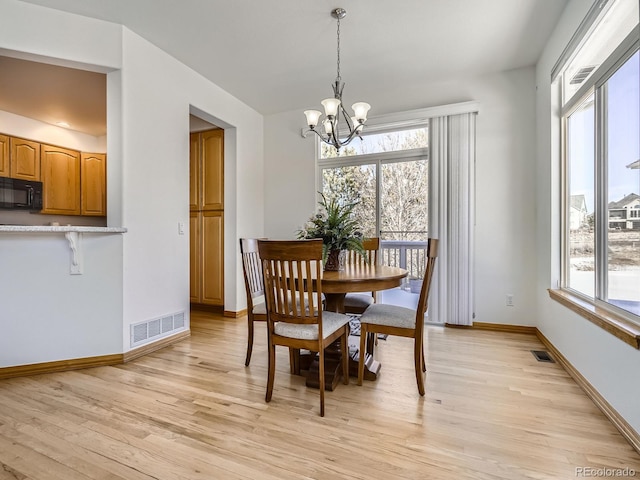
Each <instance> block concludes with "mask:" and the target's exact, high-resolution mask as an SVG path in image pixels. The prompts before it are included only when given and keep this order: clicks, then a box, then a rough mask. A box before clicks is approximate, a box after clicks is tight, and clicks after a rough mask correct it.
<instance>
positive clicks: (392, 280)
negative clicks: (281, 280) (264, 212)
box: [306, 263, 408, 391]
mask: <svg viewBox="0 0 640 480" xmlns="http://www.w3.org/2000/svg"><path fill="white" fill-rule="evenodd" d="M407 274H408V272H407V270H405V269H403V268H398V267H389V266H387V265H358V264H352V263H347V264H346V265H345V267H344V269H343V270H339V271H324V272H323V273H322V293H323V294H324V298H325V309H326V310H329V311H332V312H338V313H344V299H345V297H346V295H347V293H350V292H376V291H380V290H387V289H389V288H395V287H399V286H400V285H401V284H402V280H403V279H404V278H405V277H406V276H407ZM332 347H333V348H332V350H333V351H332V352H331V351H329V350H327V355H326V357H325V388H326V389H327V390H330V391H331V390H333V389H334V388H335V387H336V385H337V383H338V380H339V378H340V356H341V355H342V352H340V349H339V346H338V345H337V344H336V345H335V346H332ZM367 350H369V349H367ZM363 354H364V355H366V356H365V374H364V379H365V380H376V378H377V377H378V372H379V371H380V367H381V365H380V363H379V362H378V361H376V360H374V359H373V355H372V354H371V353H368V352H359V351H357V350H356V351H355V352H354V353H353V354H351V355H349V376H358V360H359V356H360V355H363ZM307 368H308V375H307V382H306V384H307V386H308V387H314V388H318V385H319V383H318V370H317V362H316V364H313V363H311V364H310V365H308V367H307Z"/></svg>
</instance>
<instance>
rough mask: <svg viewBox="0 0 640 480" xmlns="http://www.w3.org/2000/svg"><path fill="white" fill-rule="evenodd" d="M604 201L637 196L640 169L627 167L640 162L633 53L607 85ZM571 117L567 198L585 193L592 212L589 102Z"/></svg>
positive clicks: (638, 81)
mask: <svg viewBox="0 0 640 480" xmlns="http://www.w3.org/2000/svg"><path fill="white" fill-rule="evenodd" d="M607 91H608V98H607V100H608V102H607V108H608V114H607V123H606V124H607V135H608V141H607V154H608V170H607V175H608V182H607V183H608V195H607V201H608V202H612V201H618V200H621V199H622V198H623V197H624V196H626V195H628V194H630V193H636V194H639V195H640V169H630V168H627V165H629V164H630V163H632V162H635V161H636V160H638V159H640V57H639V54H638V52H636V53H635V55H633V56H632V57H631V58H630V59H629V60H627V62H626V63H625V64H624V65H623V66H622V67H621V68H620V69H619V70H618V71H617V72H616V73H615V74H614V75H613V76H612V77H611V78H610V79H609V81H608V82H607ZM586 103H587V104H589V103H590V106H588V107H587V108H585V109H582V110H579V111H577V112H576V113H574V114H573V115H571V117H570V124H569V139H568V141H569V150H570V162H571V172H570V195H577V194H584V195H585V199H586V202H587V210H588V211H589V213H591V212H593V211H594V188H595V187H594V180H593V179H594V172H593V163H594V150H595V147H594V142H593V132H594V109H593V103H592V102H586Z"/></svg>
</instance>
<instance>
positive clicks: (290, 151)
mask: <svg viewBox="0 0 640 480" xmlns="http://www.w3.org/2000/svg"><path fill="white" fill-rule="evenodd" d="M424 92H425V93H424V105H423V106H422V107H427V106H438V105H445V104H451V103H457V102H462V101H468V100H475V101H478V102H479V103H480V113H479V115H478V118H477V167H476V172H477V173H476V176H477V179H476V185H477V186H476V202H477V203H476V205H477V208H476V212H477V213H476V224H477V226H476V232H475V234H476V285H477V289H476V309H475V311H476V319H475V321H477V322H490V323H505V324H512V325H535V323H536V319H535V314H534V306H535V304H534V294H533V286H534V280H535V279H534V276H533V275H532V274H530V273H531V272H534V271H535V258H534V255H533V252H535V225H534V224H535V204H534V202H533V201H532V199H533V198H534V194H535V185H534V182H533V178H534V174H535V166H534V160H535V155H534V151H535V136H534V130H535V107H534V105H535V84H534V70H533V68H524V69H518V70H513V71H508V72H502V73H499V74H493V75H487V76H482V77H478V78H472V79H457V80H452V81H449V82H443V83H439V84H432V85H425V87H424ZM368 100H369V101H370V103H371V104H372V105H373V109H372V111H374V109H375V98H370V99H368ZM417 107H419V106H417ZM372 120H374V118H372ZM303 126H304V115H303V114H302V111H293V112H287V113H283V114H279V115H272V116H269V117H266V118H265V167H266V170H265V189H266V190H265V234H266V235H267V236H269V237H274V238H278V237H279V238H294V236H295V231H296V230H297V229H298V228H300V226H302V224H303V223H304V222H305V221H306V220H307V218H308V217H309V215H311V213H313V211H314V210H315V191H316V182H315V176H316V171H315V165H314V148H315V147H314V145H315V144H314V140H313V139H312V138H311V137H309V138H306V139H304V138H302V137H301V135H300V130H301V128H302V127H303ZM506 294H513V295H514V302H515V306H514V307H507V306H506V304H505V303H506V302H505V296H506Z"/></svg>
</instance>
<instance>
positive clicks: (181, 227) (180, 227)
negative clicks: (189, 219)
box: [178, 222, 184, 235]
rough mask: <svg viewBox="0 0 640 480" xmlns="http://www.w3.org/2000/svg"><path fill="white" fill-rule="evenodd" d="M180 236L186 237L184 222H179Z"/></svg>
mask: <svg viewBox="0 0 640 480" xmlns="http://www.w3.org/2000/svg"><path fill="white" fill-rule="evenodd" d="M178 235H184V222H178Z"/></svg>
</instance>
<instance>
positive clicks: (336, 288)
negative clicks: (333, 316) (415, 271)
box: [322, 263, 408, 313]
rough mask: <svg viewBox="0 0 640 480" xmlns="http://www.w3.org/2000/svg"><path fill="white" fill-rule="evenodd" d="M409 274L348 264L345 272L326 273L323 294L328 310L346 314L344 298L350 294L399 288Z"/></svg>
mask: <svg viewBox="0 0 640 480" xmlns="http://www.w3.org/2000/svg"><path fill="white" fill-rule="evenodd" d="M407 274H408V272H407V271H406V270H405V269H403V268H398V267H389V266H387V265H358V264H353V263H348V264H346V265H345V267H344V270H339V271H326V270H325V271H324V272H323V274H322V293H324V296H325V300H326V306H325V308H326V309H327V310H330V311H332V312H338V313H344V298H345V296H346V295H347V293H350V292H376V291H379V290H387V289H389V288H394V287H399V286H400V285H401V284H402V279H403V278H405V277H406V276H407Z"/></svg>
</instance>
